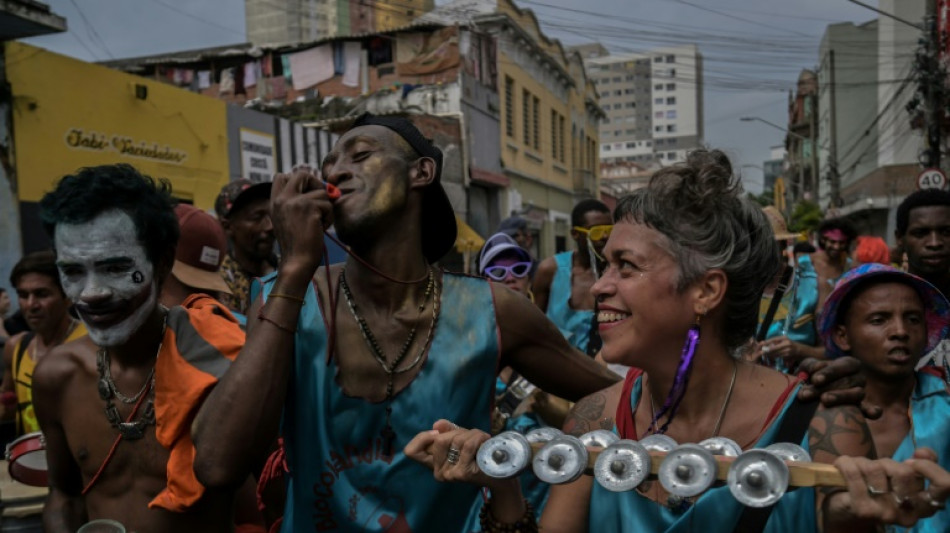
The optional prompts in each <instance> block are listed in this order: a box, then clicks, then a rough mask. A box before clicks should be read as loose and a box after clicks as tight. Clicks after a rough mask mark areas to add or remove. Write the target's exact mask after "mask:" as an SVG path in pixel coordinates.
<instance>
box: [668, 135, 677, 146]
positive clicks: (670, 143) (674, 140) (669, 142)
mask: <svg viewBox="0 0 950 533" xmlns="http://www.w3.org/2000/svg"><path fill="white" fill-rule="evenodd" d="M666 144H668V145H670V146H676V138H675V137H674V138H672V139H667V140H666Z"/></svg>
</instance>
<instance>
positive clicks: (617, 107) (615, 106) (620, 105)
mask: <svg viewBox="0 0 950 533" xmlns="http://www.w3.org/2000/svg"><path fill="white" fill-rule="evenodd" d="M621 107H623V104H614V109H620V108H621Z"/></svg>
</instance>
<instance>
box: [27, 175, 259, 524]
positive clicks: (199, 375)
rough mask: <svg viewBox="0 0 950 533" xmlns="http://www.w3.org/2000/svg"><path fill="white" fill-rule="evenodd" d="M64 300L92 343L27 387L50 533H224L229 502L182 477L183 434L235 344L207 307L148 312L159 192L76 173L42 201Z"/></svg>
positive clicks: (160, 239) (212, 306)
mask: <svg viewBox="0 0 950 533" xmlns="http://www.w3.org/2000/svg"><path fill="white" fill-rule="evenodd" d="M40 205H41V208H42V210H43V213H42V216H43V221H44V224H45V226H46V229H47V231H48V232H49V233H50V234H51V235H52V236H53V243H54V246H55V250H56V255H57V260H56V264H57V267H58V268H59V273H60V278H61V279H62V282H63V289H64V291H65V293H66V295H67V296H68V297H69V298H70V299H71V300H72V301H73V302H74V303H75V306H76V311H77V312H78V314H79V317H80V318H81V319H82V321H83V322H84V323H85V325H86V327H87V329H88V331H89V336H88V337H85V338H83V339H80V340H78V341H75V342H72V343H67V344H65V345H63V346H61V347H59V348H58V349H57V351H56V352H55V354H54V355H52V356H49V357H46V358H44V359H43V361H42V364H40V365H38V366H37V369H36V374H35V375H34V387H35V389H36V393H37V394H36V399H35V403H36V413H37V418H38V419H39V422H40V426H41V428H42V430H43V432H44V434H45V436H46V443H47V458H48V463H49V484H50V498H49V500H48V501H47V504H46V508H45V510H44V525H45V527H46V530H47V531H75V530H76V529H78V528H79V527H80V526H81V525H82V524H83V523H84V522H87V521H89V520H94V519H98V518H107V519H112V520H117V521H119V522H121V523H122V524H124V525H125V527H126V528H127V530H129V531H138V532H140V533H145V532H149V531H172V530H174V531H179V532H187V531H230V530H231V528H232V527H233V521H232V520H229V519H227V518H222V517H229V516H231V515H232V508H233V497H234V492H233V491H232V490H218V491H210V490H205V489H204V487H203V486H201V485H200V484H199V483H198V482H197V480H196V479H195V477H194V473H193V469H192V467H191V457H192V455H193V450H194V448H193V446H192V444H191V436H190V432H191V428H190V426H191V421H192V419H193V416H194V412H195V411H196V410H197V408H198V405H199V404H200V401H201V399H202V398H203V397H204V396H205V395H206V394H207V392H208V390H209V389H210V388H211V387H213V386H214V384H215V383H216V381H217V378H218V377H219V376H220V374H221V373H223V372H224V371H225V370H226V369H227V368H228V366H229V365H230V362H231V360H233V358H234V356H236V355H237V352H238V351H239V350H240V347H241V346H242V345H243V343H244V335H243V333H242V332H241V329H240V327H239V326H238V324H237V322H236V321H235V320H234V318H233V316H232V315H231V314H230V313H229V312H228V311H227V310H226V308H224V307H223V306H222V305H220V304H218V303H217V302H215V301H214V300H212V299H211V298H210V297H207V296H204V295H199V296H197V297H193V298H191V299H189V300H187V301H186V302H185V304H184V305H185V307H173V308H171V309H167V308H165V307H164V306H161V305H159V303H158V295H159V294H160V292H161V285H162V282H163V280H164V279H165V277H166V276H167V275H168V274H169V272H170V270H171V267H172V264H173V261H174V254H175V245H176V243H177V241H178V237H179V229H178V222H177V218H176V216H175V214H174V211H173V210H172V205H173V201H172V198H171V196H170V187H169V185H168V184H167V183H165V182H161V183H156V182H155V181H153V180H152V179H151V178H148V177H145V176H142V175H141V174H139V173H138V171H136V170H135V169H134V168H132V167H131V166H128V165H114V166H102V167H94V168H87V169H82V170H81V171H79V172H78V173H76V174H74V175H70V176H66V177H65V178H63V179H62V181H60V183H59V184H58V185H57V187H56V189H55V190H54V191H53V192H51V193H49V194H47V195H46V196H45V197H44V198H43V200H42V201H41V204H40Z"/></svg>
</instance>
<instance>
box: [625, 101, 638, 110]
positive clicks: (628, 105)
mask: <svg viewBox="0 0 950 533" xmlns="http://www.w3.org/2000/svg"><path fill="white" fill-rule="evenodd" d="M623 106H624V107H625V108H627V109H632V108H634V107H637V103H636V102H627V103H625V104H623Z"/></svg>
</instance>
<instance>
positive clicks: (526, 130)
mask: <svg viewBox="0 0 950 533" xmlns="http://www.w3.org/2000/svg"><path fill="white" fill-rule="evenodd" d="M521 124H522V128H521V129H522V133H523V134H524V144H525V146H531V93H529V92H528V91H527V90H526V89H522V90H521Z"/></svg>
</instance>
